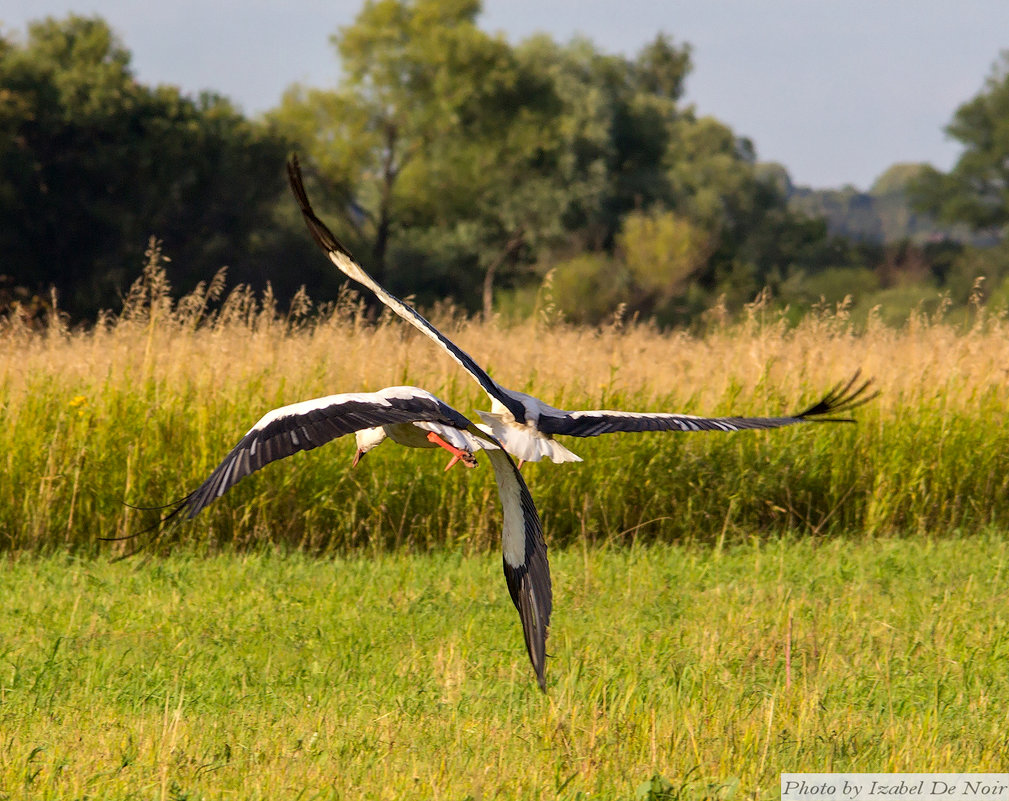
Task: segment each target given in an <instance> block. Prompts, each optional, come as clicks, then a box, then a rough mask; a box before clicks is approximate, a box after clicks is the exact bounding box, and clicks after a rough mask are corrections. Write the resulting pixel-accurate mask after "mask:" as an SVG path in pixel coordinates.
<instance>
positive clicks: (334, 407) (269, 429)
mask: <svg viewBox="0 0 1009 801" xmlns="http://www.w3.org/2000/svg"><path fill="white" fill-rule="evenodd" d="M418 421H425V422H432V423H440V424H442V425H447V426H451V427H453V428H463V429H465V428H468V427H469V426H470V425H471V423H470V422H469V420H467V419H466V418H465V417H464V416H463V415H461V414H460V413H459V412H457V411H456V410H455V409H453V408H452V407H451V406H449V405H447V404H446V403H444V402H442V401H440V400H439V399H438V398H436V397H435V396H434V395H432V394H431V393H430V392H426V391H425V390H423V389H417V388H416V387H390V388H388V389H383V390H381V391H379V392H360V393H346V394H342V395H329V396H327V397H325V398H316V399H315V400H308V401H303V402H301V403H294V404H291V405H290V406H282V407H281V408H279V409H274V410H273V411H272V412H269V413H268V414H266V415H264V416H263V418H262V419H261V420H260V421H259V422H258V423H256V425H254V426H253V427H252V428H251V429H250V430H249V432H248V433H247V434H246V435H245V436H244V437H242V439H241V440H240V441H239V443H238V444H237V445H236V446H235V447H234V448H232V449H231V452H230V453H229V454H228V455H227V456H225V457H224V459H223V460H222V461H221V463H220V464H219V465H218V466H217V467H216V468H215V469H214V472H212V473H211V474H210V476H209V477H208V478H207V480H206V481H204V482H203V483H202V484H201V485H200V486H199V487H197V488H196V490H194V491H193V492H192V493H190V494H189V495H188V496H186V498H185V499H184V500H183V501H182V502H181V504H180V506H179V508H178V509H177V510H176V511H183V510H184V511H185V513H186V517H188V518H192V517H195V516H196V515H197V514H199V513H200V511H201V510H202V509H203V508H204V507H206V506H207V504H209V503H211V502H212V501H214V500H215V499H217V498H220V497H221V496H222V495H223V494H224V493H225V492H227V491H228V490H229V489H230V488H231V487H233V486H234V485H235V484H237V483H238V482H239V481H240V480H241V479H243V478H245V477H246V476H247V475H249V474H250V473H254V472H255V471H256V470H259V469H260V468H262V467H265V466H266V465H268V464H269V463H270V462H275V461H277V460H278V459H283V458H285V457H287V456H290V455H291V454H293V453H297V452H298V451H308V450H312V449H313V448H318V447H319V446H320V445H325V444H326V443H327V442H329V441H331V440H334V439H336V438H337V437H342V436H343V435H345V434H352V433H353V432H355V431H358V430H360V429H362V428H373V427H377V426H382V425H387V424H389V423H413V422H418Z"/></svg>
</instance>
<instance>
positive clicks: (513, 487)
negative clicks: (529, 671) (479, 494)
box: [485, 449, 553, 692]
mask: <svg viewBox="0 0 1009 801" xmlns="http://www.w3.org/2000/svg"><path fill="white" fill-rule="evenodd" d="M485 453H486V454H487V457H488V458H489V459H490V463H491V465H492V466H493V467H494V478H495V480H496V481H497V486H498V493H499V495H500V496H501V507H502V509H503V512H504V527H503V529H502V533H501V550H502V556H503V559H502V561H503V563H504V574H505V581H507V582H508V592H509V593H510V594H511V597H512V603H514V604H515V608H516V609H517V610H518V613H519V619H520V620H521V621H522V634H523V636H524V637H525V641H526V650H527V651H528V652H529V660H530V661H531V662H532V666H533V670H534V671H535V672H536V680H537V682H539V685H540V689H541V690H543V691H544V692H546V689H547V683H546V646H547V632H548V629H549V628H550V612H551V610H552V608H553V600H552V591H551V587H550V564H549V562H548V561H547V546H546V543H545V542H544V541H543V529H542V527H541V525H540V518H539V514H537V512H536V505H535V504H534V503H533V499H532V496H531V495H530V494H529V488H528V487H527V486H526V483H525V481H524V480H523V478H522V474H521V473H519V471H518V468H517V467H516V466H515V462H513V461H512V458H511V457H510V456H509V455H508V454H507V453H505V451H504V450H500V449H493V450H486V451H485Z"/></svg>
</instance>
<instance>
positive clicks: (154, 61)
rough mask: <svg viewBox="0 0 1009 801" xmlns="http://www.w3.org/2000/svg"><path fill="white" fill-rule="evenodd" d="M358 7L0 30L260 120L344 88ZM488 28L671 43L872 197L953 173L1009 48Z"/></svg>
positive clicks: (194, 7)
mask: <svg viewBox="0 0 1009 801" xmlns="http://www.w3.org/2000/svg"><path fill="white" fill-rule="evenodd" d="M359 8H360V2H358V0H329V1H328V2H323V0H291V1H290V2H281V0H199V2H197V1H196V0H169V1H168V2H164V3H156V4H152V3H148V2H137V1H131V0H4V3H3V4H2V6H0V25H2V26H3V29H4V30H5V31H7V32H12V31H13V32H14V33H15V34H17V35H22V34H23V33H24V30H25V23H26V22H27V21H28V20H29V19H37V18H39V17H43V16H46V15H56V16H62V15H64V14H66V13H67V12H68V11H71V10H73V11H76V12H78V13H84V14H92V13H97V14H100V15H101V16H103V17H104V18H105V19H106V20H108V21H109V23H110V24H111V25H112V26H113V28H115V29H116V31H117V32H118V33H119V35H120V37H121V39H122V40H123V42H124V43H125V45H126V47H127V48H129V50H130V51H131V52H132V53H133V66H134V69H135V71H136V74H137V75H138V77H139V78H140V80H142V81H144V82H146V83H171V84H175V85H177V86H180V87H181V88H182V89H183V90H184V91H186V92H196V91H199V90H200V89H214V90H217V91H220V92H222V93H223V94H225V95H228V96H229V97H230V98H231V99H232V100H234V101H235V102H236V103H237V104H238V105H239V106H240V107H241V108H242V109H243V110H244V111H245V112H246V113H248V114H255V113H257V112H260V111H264V110H266V109H268V108H271V107H272V106H275V105H276V104H277V102H278V101H279V99H280V95H281V93H282V92H283V90H284V89H285V87H287V86H288V85H290V84H291V83H293V82H295V81H300V82H303V83H307V84H309V85H312V86H320V87H325V86H333V85H335V83H336V80H337V76H338V73H339V67H338V64H337V61H336V58H335V56H334V51H333V49H332V46H331V45H330V43H329V36H330V34H332V33H333V32H334V31H335V30H336V29H337V28H338V27H339V26H341V25H346V24H348V23H349V22H351V21H352V20H353V18H354V16H355V14H356V13H357V11H358V9H359ZM482 26H483V27H484V28H485V29H487V30H491V31H498V30H500V31H503V32H504V33H505V34H506V35H507V36H508V37H509V39H511V40H512V41H517V40H519V39H521V38H524V37H526V36H528V35H529V34H531V33H533V32H536V31H545V32H547V33H549V34H551V35H552V36H553V37H554V38H555V39H558V40H560V41H567V40H569V39H570V38H571V37H572V36H574V35H575V34H583V35H586V36H588V37H589V38H590V39H592V40H593V41H594V42H596V44H597V45H598V46H599V47H601V48H602V49H604V50H607V51H610V52H621V53H626V54H633V53H635V52H636V51H637V50H638V49H639V48H640V47H641V46H642V45H643V44H645V43H646V42H647V41H649V40H650V39H652V38H653V37H654V36H655V34H656V33H657V32H659V31H665V32H666V33H668V34H670V35H671V36H672V37H673V38H674V40H676V41H678V42H684V41H685V42H689V43H690V44H691V45H692V46H693V48H694V71H693V73H692V74H691V76H690V78H689V79H688V82H687V98H686V99H687V101H688V102H691V103H693V104H694V105H695V106H696V108H697V111H698V113H700V114H711V115H713V116H715V117H717V118H718V119H720V120H722V121H724V122H726V123H728V124H729V125H731V126H732V128H733V129H734V130H735V131H736V133H738V134H740V135H744V136H749V137H750V138H751V139H752V140H753V141H754V142H755V144H756V146H757V153H758V156H759V157H760V158H761V159H762V160H769V161H778V162H781V163H782V164H784V165H785V166H786V167H787V168H788V170H789V172H790V173H791V175H792V179H793V180H794V181H795V182H796V183H799V184H806V185H811V186H815V187H828V186H841V185H843V184H846V183H850V184H854V185H855V186H858V187H860V188H863V189H864V188H867V187H868V186H869V185H870V184H871V183H872V181H873V180H874V179H875V178H876V177H877V176H878V175H879V174H880V173H881V172H882V171H883V170H885V169H886V168H887V167H888V166H890V165H891V164H893V163H895V162H898V161H930V162H932V163H933V164H935V165H936V166H938V167H940V168H941V169H948V168H949V167H950V166H951V165H952V163H953V162H954V161H955V159H956V156H957V154H958V151H957V148H956V146H955V144H954V143H953V142H951V141H949V140H948V139H947V138H946V137H945V135H944V133H943V131H942V129H943V126H945V124H946V123H947V122H949V120H950V117H951V116H952V114H953V112H954V111H955V109H956V107H957V106H958V105H959V104H960V103H962V102H964V101H965V100H967V99H968V98H970V97H971V96H972V95H974V94H975V93H976V92H978V91H979V90H980V89H981V88H982V85H983V83H984V79H985V77H986V76H987V75H988V74H989V72H990V70H991V66H992V65H993V64H994V63H995V61H996V60H997V59H998V56H999V52H1000V50H1002V49H1005V48H1009V2H1006V0H958V2H956V3H953V2H949V1H948V0H844V2H840V0H837V1H831V0H766V1H765V2H757V1H756V0H665V2H658V0H484V14H483V17H482Z"/></svg>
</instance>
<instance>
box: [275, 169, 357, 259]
mask: <svg viewBox="0 0 1009 801" xmlns="http://www.w3.org/2000/svg"><path fill="white" fill-rule="evenodd" d="M287 180H288V182H289V183H290V184H291V191H292V192H293V193H294V197H295V199H296V200H297V201H298V207H299V208H300V209H301V216H302V217H303V218H304V220H305V225H306V226H307V227H308V232H309V233H310V234H311V235H312V239H314V240H315V242H316V244H317V245H318V246H319V247H320V248H322V249H323V250H324V251H326V252H327V253H332V252H336V253H343V254H344V255H345V256H348V257H349V258H354V256H353V254H352V253H351V252H350V250H349V249H348V248H347V247H346V246H345V245H344V244H343V243H342V242H341V241H340V240H339V239H337V238H336V235H335V234H334V233H333V232H332V231H330V230H329V228H328V227H326V224H325V223H324V222H323V221H322V220H320V219H319V218H318V217H317V216H316V215H315V211H314V210H313V209H312V204H311V203H309V201H308V193H307V192H306V191H305V183H304V181H303V180H302V177H301V164H300V163H299V162H298V156H297V154H292V156H291V158H290V160H289V161H288V162H287Z"/></svg>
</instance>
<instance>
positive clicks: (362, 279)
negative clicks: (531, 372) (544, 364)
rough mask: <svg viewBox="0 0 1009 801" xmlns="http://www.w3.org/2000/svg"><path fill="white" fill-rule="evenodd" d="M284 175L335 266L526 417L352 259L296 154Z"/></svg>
mask: <svg viewBox="0 0 1009 801" xmlns="http://www.w3.org/2000/svg"><path fill="white" fill-rule="evenodd" d="M287 177H288V179H289V181H290V183H291V191H292V192H294V197H295V198H296V199H297V201H298V205H299V206H300V207H301V214H302V216H303V217H304V218H305V224H306V225H307V226H308V231H309V233H311V234H312V238H313V239H314V240H315V242H316V244H317V245H318V246H319V247H320V248H322V249H323V250H324V251H325V252H326V254H327V255H328V256H329V258H330V261H332V262H333V264H335V265H336V266H337V268H338V269H339V270H340V272H342V273H343V274H344V275H346V276H347V277H348V278H352V279H354V280H355V281H357V282H358V283H359V284H362V285H363V286H366V287H367V288H368V289H370V290H371V291H372V292H374V293H375V295H376V296H377V297H378V299H379V300H381V301H382V303H384V304H385V305H386V306H388V307H389V308H390V309H391V310H392V311H394V312H395V313H396V314H398V315H399V316H400V317H402V318H403V319H404V320H406V321H407V322H408V323H410V324H411V325H412V326H413V327H414V328H416V329H417V330H418V331H420V332H421V333H422V334H424V336H426V337H428V338H429V339H432V340H434V341H435V342H436V343H437V344H438V345H440V346H441V348H442V349H443V350H444V351H445V352H446V353H448V355H449V356H451V357H452V358H453V359H455V360H456V362H458V363H459V364H460V365H461V366H462V368H463V369H464V370H465V371H466V372H467V373H469V374H470V375H471V376H472V377H473V379H474V380H475V381H476V382H477V383H478V384H479V385H480V387H481V388H482V389H483V391H484V392H486V393H487V394H488V395H489V396H490V397H491V398H492V399H493V400H497V401H498V402H500V403H501V404H502V405H503V406H504V407H505V408H506V409H508V411H510V412H511V413H512V414H513V415H514V416H515V419H516V420H525V408H524V407H523V406H522V403H521V401H519V400H517V399H516V398H513V397H511V396H510V395H509V394H508V392H507V391H506V390H505V389H504V388H503V387H502V386H501V385H500V384H498V383H497V382H496V381H495V380H494V379H493V378H491V377H490V376H489V375H487V373H486V372H485V371H484V369H483V368H482V367H481V366H480V365H478V364H477V363H476V362H475V361H473V358H472V357H471V356H470V355H469V354H468V353H466V351H464V350H463V349H462V348H460V347H459V346H458V345H456V344H455V343H454V342H452V340H450V339H449V338H448V337H446V336H445V335H444V334H443V333H441V331H439V330H438V329H437V328H435V327H434V326H433V325H431V323H430V322H428V321H427V320H426V319H425V318H424V317H422V316H421V314H420V313H419V312H418V311H417V310H416V309H414V308H413V307H412V306H410V305H408V304H406V303H404V302H403V301H401V300H400V299H399V298H397V297H396V296H395V295H391V294H390V293H389V292H387V291H386V290H385V289H384V288H383V287H382V286H380V285H379V284H378V282H376V281H375V279H374V278H372V277H371V276H370V275H368V273H367V272H365V270H364V268H362V267H361V265H360V264H358V263H357V262H356V261H355V260H354V257H353V256H352V255H351V253H350V251H349V250H348V249H347V248H346V247H344V245H343V243H341V242H340V240H339V239H337V238H336V236H335V235H334V234H333V232H332V231H330V230H329V228H327V227H326V225H325V223H323V222H322V220H320V219H319V218H318V217H317V216H316V215H315V212H314V211H313V210H312V205H311V203H309V202H308V194H307V193H306V192H305V185H304V182H303V181H302V178H301V167H300V166H299V164H298V157H297V156H291V160H290V161H288V162H287Z"/></svg>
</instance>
